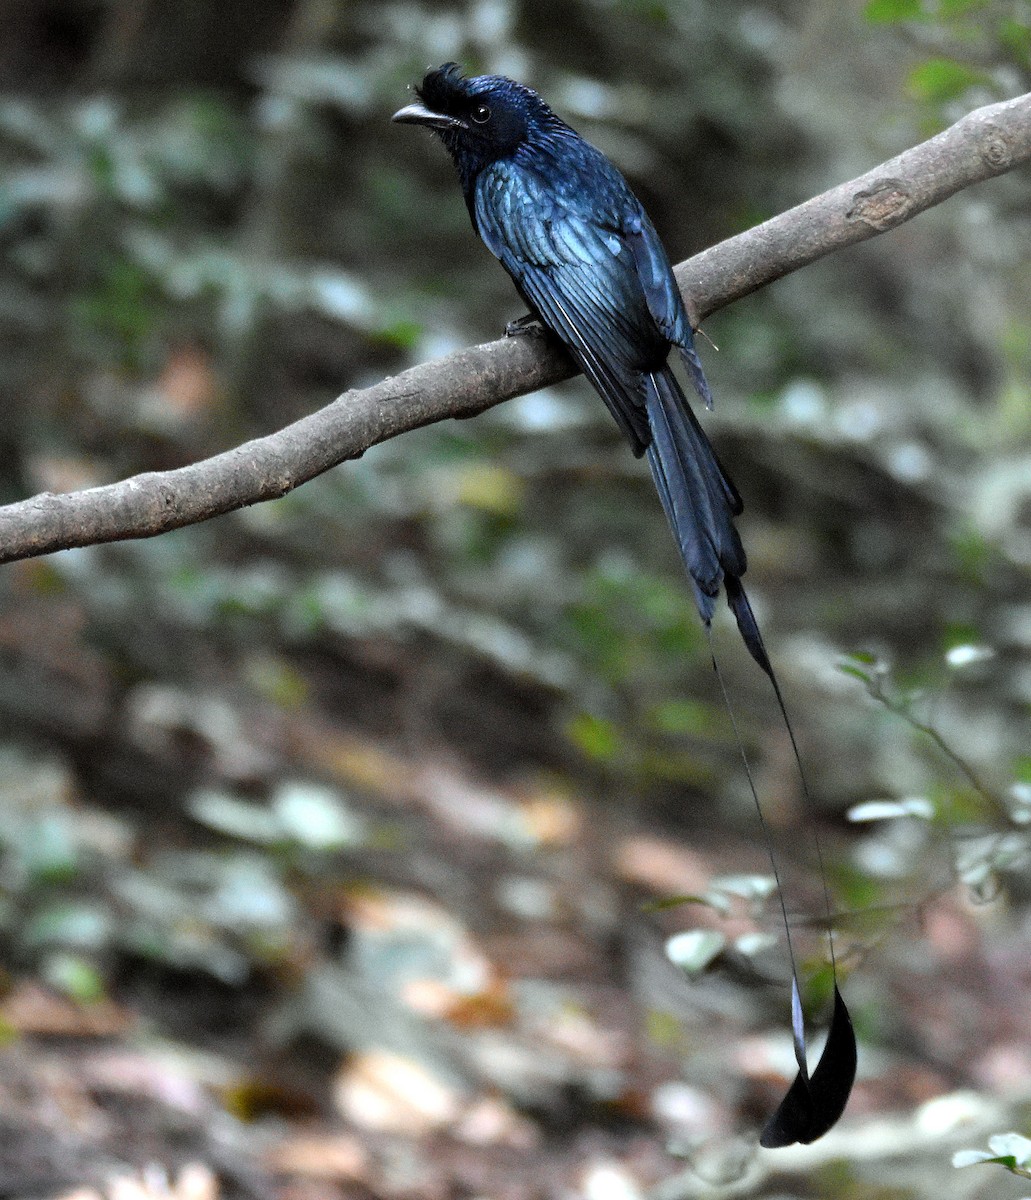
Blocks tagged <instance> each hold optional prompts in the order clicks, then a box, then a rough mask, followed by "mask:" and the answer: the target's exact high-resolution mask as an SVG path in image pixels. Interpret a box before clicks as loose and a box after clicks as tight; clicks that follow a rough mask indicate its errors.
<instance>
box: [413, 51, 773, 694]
mask: <svg viewBox="0 0 1031 1200" xmlns="http://www.w3.org/2000/svg"><path fill="white" fill-rule="evenodd" d="M417 90H418V95H419V99H420V101H421V104H420V105H413V106H410V107H409V108H408V109H404V110H402V112H401V113H400V114H398V119H400V120H410V121H415V122H419V123H423V124H429V125H431V126H432V127H433V128H434V130H435V132H436V133H438V134H439V136H440V138H441V140H442V141H443V142H444V145H445V146H446V147H447V149H448V151H449V152H450V154H451V157H452V158H453V159H454V162H455V166H456V167H457V169H458V175H459V179H460V180H461V184H462V191H463V194H464V196H465V201H466V204H467V206H468V208H469V213H470V216H471V217H472V221H473V225H474V226H475V228H476V231H477V233H478V234H479V235H480V237H481V238H482V239H483V241H484V243H485V244H486V245H487V247H488V249H490V251H491V252H492V253H493V254H494V255H495V256H496V257H497V258H498V259H499V260H500V262H501V263H502V265H503V266H504V267H505V269H506V270H507V271H508V273H509V274H510V275H511V276H512V278H513V280H514V281H515V284H516V286H517V287H518V289H519V291H520V293H521V294H522V296H523V297H524V299H525V300H526V302H527V304H528V305H529V306H530V309H531V310H532V311H533V312H534V313H535V314H537V315H538V316H539V317H540V319H541V321H542V322H543V324H544V325H546V326H547V327H548V328H549V329H550V330H552V332H553V333H555V334H556V335H557V336H558V337H559V338H560V339H561V341H562V342H563V343H564V344H565V345H566V347H567V348H568V350H569V351H570V353H571V354H572V355H573V357H574V358H575V359H576V361H577V363H578V365H579V366H580V367H581V369H582V370H583V372H584V374H585V375H586V376H587V378H588V379H589V380H590V382H591V383H592V384H593V385H594V387H595V389H596V390H597V391H598V393H599V394H600V395H601V397H602V399H603V400H604V401H605V403H606V404H607V405H608V407H609V410H610V411H611V413H612V415H613V416H614V417H615V419H616V421H617V422H618V424H619V426H620V428H621V429H622V430H623V432H624V433H625V434H626V436H627V438H628V439H629V441H630V444H631V446H632V447H633V450H634V453H635V454H645V453H646V454H647V455H648V461H649V465H650V467H651V470H652V475H653V477H654V479H655V484H656V488H657V490H658V492H659V496H660V498H661V500H662V504H663V508H664V509H665V512H666V516H667V518H668V520H669V523H670V526H671V527H672V529H673V533H674V536H675V537H676V540H677V545H678V546H679V548H680V553H681V557H682V558H683V560H684V564H685V566H686V567H687V570H688V574H689V575H690V577H691V581H692V583H693V585H694V593H695V600H696V602H697V605H698V609H699V612H700V613H701V616H702V618H703V620H704V621H705V622H706V624H708V623H709V622H710V621H711V619H712V615H713V611H714V607H715V601H716V598H717V597H718V595H719V592H720V585H721V584H723V583H726V585H727V597H728V600H729V601H730V603H731V607H732V608H733V609H734V611H735V613H736V615H737V617H738V623H739V626H740V627H741V632H742V634H743V635H744V637H745V641H746V643H747V644H748V647H749V649H750V650H751V652H752V654H753V655H754V656H755V657H756V659H757V661H759V663H760V665H761V666H762V667H763V669H764V670H766V669H767V668H768V659H767V658H766V653H765V650H764V649H763V647H762V641H761V638H760V637H759V633H758V629H757V627H756V625H755V621H754V619H753V618H752V615H751V610H750V609H749V608H748V602H747V599H745V596H744V592H743V591H742V590H741V588H740V585H739V584H738V582H737V581H738V580H739V579H740V576H741V575H742V574H743V573H744V570H745V565H746V560H745V553H744V550H743V548H742V546H741V540H740V538H739V536H738V534H737V530H736V529H735V528H734V517H735V516H736V515H737V514H738V513H739V512H740V511H741V500H740V497H739V496H738V494H737V491H736V489H735V488H734V485H733V484H732V483H731V481H730V479H729V478H728V476H727V474H726V472H725V471H724V470H723V468H722V466H721V465H720V462H719V460H718V459H717V457H716V454H715V452H714V451H713V449H712V446H711V445H710V444H709V440H708V438H707V437H706V436H705V434H704V432H703V431H702V429H701V427H700V426H699V424H698V422H697V420H696V418H695V416H694V413H693V412H692V411H691V408H690V405H689V404H688V402H687V400H686V398H685V397H684V394H683V392H682V391H681V389H680V386H679V384H678V383H677V381H676V378H675V377H674V375H673V373H672V371H671V369H670V367H669V365H668V363H667V359H668V358H669V353H670V350H671V349H672V348H673V347H676V348H677V350H678V351H679V354H680V357H681V358H682V360H683V362H684V364H685V366H686V367H687V370H688V374H689V375H690V378H691V381H692V383H693V385H694V387H695V389H696V390H697V392H698V394H699V395H700V396H701V398H702V399H703V401H704V402H705V403H706V405H710V406H711V396H710V393H709V387H708V384H707V383H706V380H705V375H704V373H703V371H702V365H701V363H700V361H699V359H698V355H697V354H696V352H695V349H694V339H693V336H692V331H691V325H690V322H689V320H688V317H687V312H686V310H685V308H684V302H683V299H682V298H681V295H680V291H679V290H678V288H677V286H676V281H675V280H674V278H673V272H672V269H671V267H670V264H669V259H668V258H667V257H666V252H665V250H664V249H663V247H662V243H661V242H660V241H659V237H658V234H657V233H656V232H655V229H654V227H653V225H652V223H651V221H650V220H649V218H648V215H647V214H646V213H645V211H644V209H643V207H642V206H641V203H640V201H639V200H638V199H637V197H636V196H635V195H634V194H633V192H632V191H631V190H630V188H629V186H628V185H627V183H626V180H625V179H624V178H623V176H622V175H621V174H620V173H619V172H618V171H617V170H616V168H615V167H614V166H613V165H612V164H611V163H610V162H609V161H608V159H607V158H605V156H604V155H603V154H601V152H600V151H598V150H596V149H595V148H594V147H593V146H592V145H590V143H588V142H586V141H584V139H583V138H581V137H580V136H579V134H577V133H576V132H575V131H574V130H573V129H571V128H570V127H569V126H568V125H567V124H566V123H565V122H564V121H563V120H561V119H560V118H559V117H558V116H556V115H555V113H554V112H552V110H551V109H550V108H549V107H548V106H547V105H546V104H545V103H544V101H543V100H542V99H541V98H540V97H539V96H538V95H537V93H536V92H534V91H532V90H531V89H530V88H528V87H524V86H523V85H522V84H520V83H516V82H515V81H514V80H512V79H507V78H505V77H504V76H501V75H481V76H477V77H475V78H471V79H466V78H465V77H464V76H463V75H462V74H461V72H460V71H459V69H458V67H457V66H455V64H454V63H448V64H446V65H445V66H443V67H440V68H439V69H437V70H435V71H430V72H429V73H428V74H427V76H426V78H425V79H424V80H423V82H422V84H421V85H420V87H419V88H418V89H417Z"/></svg>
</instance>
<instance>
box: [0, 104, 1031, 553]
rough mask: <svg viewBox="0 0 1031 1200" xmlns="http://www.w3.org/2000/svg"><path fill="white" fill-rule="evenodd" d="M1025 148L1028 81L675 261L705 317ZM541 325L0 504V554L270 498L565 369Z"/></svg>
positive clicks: (90, 541) (203, 515) (89, 541)
mask: <svg viewBox="0 0 1031 1200" xmlns="http://www.w3.org/2000/svg"><path fill="white" fill-rule="evenodd" d="M1029 160H1031V93H1028V94H1027V95H1024V96H1020V97H1018V98H1017V99H1015V100H1007V101H1004V102H1002V103H1001V104H993V105H989V106H987V107H985V108H980V109H977V110H976V111H975V112H972V113H970V114H968V115H967V116H966V117H964V118H963V119H962V120H961V121H958V122H957V123H956V124H955V125H953V126H951V127H950V128H949V129H947V130H945V131H944V132H943V133H940V134H938V135H937V137H933V138H931V139H930V141H926V142H923V143H921V144H920V145H919V146H915V147H914V148H913V149H911V150H907V151H905V153H903V154H900V155H898V157H897V158H893V159H890V160H889V161H888V162H886V163H882V164H881V166H879V167H876V168H875V169H874V170H872V171H868V172H867V173H866V174H865V175H861V176H860V177H859V178H858V179H853V180H852V181H851V182H850V183H845V184H842V185H841V186H839V187H836V188H832V189H831V190H830V191H828V192H824V193H823V194H822V195H820V196H817V197H815V198H814V199H812V200H809V201H807V202H806V203H805V204H800V205H798V206H797V207H796V208H792V209H790V210H789V211H788V212H785V213H782V214H781V215H780V216H778V217H774V218H773V219H772V220H770V221H766V222H764V223H763V224H762V225H758V226H756V227H755V228H754V229H749V230H748V231H747V232H745V233H741V234H738V235H737V236H736V237H733V238H730V239H728V240H727V241H725V242H721V243H720V244H719V245H718V246H713V247H711V248H710V249H708V250H705V251H703V252H702V253H701V254H697V255H695V257H694V258H691V259H688V260H687V261H686V262H683V263H681V264H680V265H679V266H678V267H677V268H676V276H677V282H678V283H679V284H680V286H681V288H682V289H683V290H684V291H685V293H686V294H688V295H689V297H690V300H691V302H692V306H693V309H694V311H695V312H696V313H697V314H698V316H699V317H704V316H706V315H708V314H709V313H712V312H715V311H716V310H717V309H719V308H723V307H724V306H725V305H727V304H730V303H731V302H732V301H734V300H738V299H740V298H741V297H742V296H747V295H748V294H749V293H750V292H754V291H755V290H756V289H758V288H761V287H763V286H765V285H766V284H768V283H771V282H772V281H773V280H775V279H779V278H781V277H782V276H784V275H787V274H789V273H790V272H791V271H797V270H798V269H799V268H800V267H804V266H807V265H808V264H809V263H811V262H814V261H815V260H816V259H818V258H820V257H822V256H823V255H824V254H828V253H830V252H831V251H832V250H838V249H841V248H842V247H843V246H850V245H852V244H853V243H855V242H860V241H863V240H865V239H866V238H870V237H873V236H875V235H876V234H878V233H884V232H885V231H886V230H888V229H892V228H894V227H895V226H896V225H900V224H902V223H903V222H904V221H908V220H909V219H910V218H911V217H915V216H916V215H917V213H920V212H923V211H924V210H925V209H927V208H931V207H932V206H933V205H935V204H940V203H941V201H942V200H945V199H947V198H948V197H949V196H951V195H953V193H955V192H958V191H959V190H960V189H961V188H965V187H969V186H970V185H971V184H973V183H978V182H980V181H981V180H984V179H990V178H992V177H993V176H995V175H1001V174H1003V173H1004V172H1006V171H1010V170H1012V169H1013V168H1014V167H1017V166H1020V165H1021V164H1023V163H1026V162H1028V161H1029ZM574 373H575V372H574V368H573V365H572V363H571V362H570V360H569V359H568V358H567V357H566V355H565V353H564V352H563V351H562V350H561V349H560V348H559V347H558V346H557V345H556V344H555V343H554V342H553V341H552V340H551V339H550V338H547V337H543V336H538V337H530V336H527V337H518V338H506V339H502V340H500V341H496V342H490V343H487V344H485V345H482V346H474V347H472V348H470V349H467V350H461V351H458V352H457V353H454V354H449V355H447V356H446V357H445V358H442V359H438V360H437V361H435V362H431V363H424V364H422V365H420V366H417V367H413V368H411V369H410V370H408V371H405V372H403V373H402V374H400V375H396V376H394V377H392V378H390V379H385V380H383V381H382V382H381V383H378V384H376V385H375V386H373V387H370V388H365V389H362V390H355V391H349V392H345V393H344V394H343V395H342V396H340V397H338V398H337V399H336V400H334V401H333V403H332V404H329V405H327V406H326V407H325V408H323V409H321V410H319V411H318V412H316V413H312V414H311V415H310V416H308V417H305V418H303V419H302V420H300V421H297V422H295V423H294V424H293V425H288V426H287V427H286V428H285V429H281V430H279V431H278V432H277V433H273V434H270V435H269V436H268V437H263V438H257V439H255V440H254V441H251V442H247V443H245V444H244V445H242V446H238V447H236V448H235V449H233V450H228V451H226V452H225V453H223V454H218V455H216V456H215V457H214V458H208V459H205V460H203V461H202V462H198V463H192V464H191V465H190V466H187V467H180V468H179V469H177V470H174V471H162V472H150V473H147V474H144V475H136V476H134V477H133V478H131V479H126V480H123V481H122V482H121V483H114V484H110V485H108V486H106V487H97V488H89V489H87V490H85V491H80V492H69V493H66V494H63V495H54V494H51V493H43V494H41V495H39V496H34V497H32V498H31V499H29V500H23V501H20V502H19V503H17V504H11V505H8V506H6V507H4V508H0V563H4V562H13V561H15V560H17V559H22V558H31V557H33V556H36V555H40V554H50V553H52V552H53V551H55V550H66V549H69V548H71V547H73V546H88V545H94V544H97V543H100V542H112V541H121V540H125V539H128V538H144V537H154V536H155V535H156V534H159V533H164V532H166V531H167V530H170V529H178V528H181V527H182V526H184V525H193V524H195V523H197V522H198V521H205V520H207V519H208V518H209V517H215V516H218V515H220V514H221V513H226V512H232V511H233V510H234V509H238V508H243V507H245V506H247V505H249V504H257V503H258V502H259V501H262V500H272V499H275V498H277V497H279V496H282V495H284V494H285V493H287V492H289V491H291V490H292V489H293V488H295V487H298V486H299V485H300V484H302V483H306V482H307V481H308V480H309V479H312V478H314V477H315V476H316V475H321V474H322V473H323V472H324V471H328V470H329V469H330V467H335V466H337V465H338V464H339V463H342V462H345V461H346V460H348V459H352V458H358V457H360V456H361V455H362V454H363V453H364V452H365V451H366V450H367V449H369V447H370V446H374V445H376V444H377V443H378V442H383V441H386V440H387V439H388V438H392V437H396V436H397V435H398V434H399V433H404V432H405V431H406V430H409V429H416V428H418V427H419V426H421V425H427V424H429V423H431V422H433V421H440V420H442V419H444V418H445V417H471V416H475V415H476V414H477V413H481V412H483V411H484V410H485V409H487V408H490V407H491V406H493V405H495V404H499V403H500V402H501V401H503V400H509V399H511V398H512V397H514V396H521V395H524V394H525V393H527V392H532V391H535V390H536V389H537V388H540V387H544V386H546V385H548V384H553V383H557V382H558V381H559V380H562V379H567V378H569V377H570V376H571V375H573V374H574Z"/></svg>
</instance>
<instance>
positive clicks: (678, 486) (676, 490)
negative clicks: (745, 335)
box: [646, 367, 773, 679]
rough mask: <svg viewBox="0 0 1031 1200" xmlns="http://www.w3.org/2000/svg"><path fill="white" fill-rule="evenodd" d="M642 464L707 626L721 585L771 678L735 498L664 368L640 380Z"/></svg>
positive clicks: (753, 652) (734, 490) (747, 641)
mask: <svg viewBox="0 0 1031 1200" xmlns="http://www.w3.org/2000/svg"><path fill="white" fill-rule="evenodd" d="M646 390H647V408H648V424H649V425H650V427H651V434H652V440H651V444H650V445H649V446H648V465H649V466H650V467H651V472H652V478H653V479H654V480H655V487H656V489H657V491H658V493H659V498H660V499H661V500H662V507H663V508H664V509H665V510H666V518H667V520H668V521H669V524H670V528H671V529H672V530H673V536H674V537H675V538H676V542H677V546H678V548H679V550H680V557H681V558H682V559H683V560H684V566H685V567H686V568H687V573H688V575H689V576H690V578H691V584H692V586H693V588H694V594H695V603H696V604H697V605H698V611H699V613H700V614H701V617H702V620H703V621H704V622H705V624H706V626H707V627H708V625H709V624H710V622H711V621H712V615H713V612H714V611H715V608H716V601H717V599H718V598H719V594H720V587H721V585H722V586H723V588H724V589H725V591H726V594H727V603H728V604H729V605H730V608H731V611H732V612H733V613H734V616H735V618H736V620H737V626H738V629H739V630H740V631H741V636H742V638H743V639H744V642H745V645H746V646H747V647H748V650H749V653H750V654H751V655H752V657H753V658H754V659H755V661H756V662H757V663H758V664H759V666H760V667H762V669H763V670H764V671H765V672H766V674H767V675H769V676H770V678H771V679H772V678H773V672H772V669H771V666H770V659H769V656H768V655H767V653H766V647H765V646H764V645H763V640H762V635H761V634H760V632H759V626H758V624H757V623H756V620H755V615H754V613H753V612H752V606H751V605H750V604H749V602H748V596H747V595H746V594H745V590H744V587H743V586H742V584H741V576H742V575H744V573H745V569H746V567H747V565H748V561H747V559H746V558H745V550H744V547H743V546H742V544H741V538H740V536H739V535H738V532H737V529H736V528H735V527H734V518H735V517H736V516H737V515H738V514H739V513H740V512H741V507H742V505H741V497H740V495H739V494H738V490H737V488H736V487H735V486H734V484H733V483H732V481H731V479H730V476H729V475H728V474H727V472H726V471H725V470H724V469H723V464H722V463H721V462H720V460H719V458H718V457H717V456H716V451H715V450H713V448H712V444H711V443H710V442H709V439H708V438H707V437H706V436H705V431H704V430H703V429H702V427H701V426H700V425H699V424H698V419H697V418H696V417H695V415H694V413H693V412H692V411H691V407H690V405H689V404H688V402H687V399H686V397H685V396H684V393H683V392H682V391H681V390H680V385H679V384H678V383H677V381H676V378H675V376H674V375H673V372H672V371H671V370H670V369H669V367H664V368H663V369H662V370H661V371H654V372H652V373H651V374H650V375H648V376H647V377H646Z"/></svg>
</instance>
